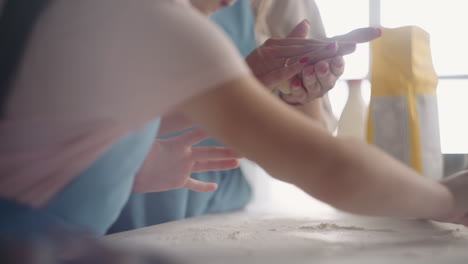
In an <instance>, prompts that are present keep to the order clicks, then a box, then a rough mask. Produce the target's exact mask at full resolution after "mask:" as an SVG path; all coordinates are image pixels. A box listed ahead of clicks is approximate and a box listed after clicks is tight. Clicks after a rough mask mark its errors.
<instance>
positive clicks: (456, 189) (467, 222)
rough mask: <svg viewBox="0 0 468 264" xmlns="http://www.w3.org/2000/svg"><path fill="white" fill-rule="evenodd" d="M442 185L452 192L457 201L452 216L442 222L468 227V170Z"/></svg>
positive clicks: (444, 180)
mask: <svg viewBox="0 0 468 264" xmlns="http://www.w3.org/2000/svg"><path fill="white" fill-rule="evenodd" d="M441 183H442V184H443V185H445V186H446V187H447V188H448V189H449V190H450V192H451V193H452V195H453V198H454V201H455V208H454V211H453V214H452V216H450V217H449V219H443V220H442V221H446V222H452V223H456V224H461V225H464V226H468V170H465V171H460V172H457V173H455V174H453V175H451V176H449V177H447V178H445V179H443V180H442V181H441Z"/></svg>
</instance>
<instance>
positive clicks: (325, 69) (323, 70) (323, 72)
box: [319, 66, 328, 74]
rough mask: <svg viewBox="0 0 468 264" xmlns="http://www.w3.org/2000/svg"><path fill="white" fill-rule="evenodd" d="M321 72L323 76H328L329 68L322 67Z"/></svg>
mask: <svg viewBox="0 0 468 264" xmlns="http://www.w3.org/2000/svg"><path fill="white" fill-rule="evenodd" d="M319 71H320V73H321V74H326V73H327V72H328V66H323V67H321V68H320V70H319Z"/></svg>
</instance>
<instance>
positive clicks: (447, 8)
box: [316, 0, 468, 153]
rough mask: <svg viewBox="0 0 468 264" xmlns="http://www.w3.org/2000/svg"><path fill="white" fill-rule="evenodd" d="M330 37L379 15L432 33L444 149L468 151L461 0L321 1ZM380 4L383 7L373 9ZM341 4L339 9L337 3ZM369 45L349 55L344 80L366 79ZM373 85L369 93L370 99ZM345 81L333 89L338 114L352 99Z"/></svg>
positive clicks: (466, 49) (390, 23)
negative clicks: (347, 100)
mask: <svg viewBox="0 0 468 264" xmlns="http://www.w3.org/2000/svg"><path fill="white" fill-rule="evenodd" d="M316 3H317V5H318V7H319V9H320V12H321V15H322V19H323V22H324V25H325V28H326V32H327V35H328V36H334V35H337V34H343V33H346V32H348V31H349V30H352V29H354V28H357V27H365V26H368V25H369V20H370V19H369V18H370V17H372V18H378V19H380V21H377V22H380V24H381V25H382V26H383V27H389V28H393V27H401V26H407V25H416V26H419V27H421V28H423V29H424V30H426V31H427V32H429V34H430V35H431V48H432V57H433V62H434V67H435V69H436V72H437V74H438V75H439V77H440V80H439V86H438V91H437V96H438V102H439V120H440V133H441V145H442V152H444V153H468V123H467V122H465V120H464V119H463V117H465V116H466V115H468V34H467V33H466V29H465V27H466V25H468V10H467V9H466V8H465V6H466V4H465V1H460V0H444V1H441V0H411V1H408V0H353V1H349V0H316ZM370 6H372V7H380V8H370ZM337 7H339V8H337ZM368 53H369V49H368V46H367V45H360V47H359V48H358V50H357V52H356V53H355V54H353V55H352V56H349V57H348V58H346V64H347V68H346V73H345V74H344V75H343V77H342V79H343V80H346V79H357V78H367V73H368V70H369V56H368ZM368 89H369V86H368V84H367V85H366V86H364V94H365V95H367V98H366V99H367V100H368V95H369V92H368ZM347 94H348V93H347V89H346V85H345V83H344V82H341V83H339V84H337V86H336V88H335V89H334V90H333V91H332V92H331V93H330V98H331V100H332V105H333V107H334V110H335V111H336V112H335V114H336V115H337V116H339V115H340V113H341V111H342V109H343V106H344V104H345V102H346V98H347Z"/></svg>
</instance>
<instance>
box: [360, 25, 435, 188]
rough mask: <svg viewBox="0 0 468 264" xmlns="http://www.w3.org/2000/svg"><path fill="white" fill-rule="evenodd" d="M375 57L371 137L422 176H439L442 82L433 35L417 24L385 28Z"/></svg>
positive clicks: (375, 45) (374, 47) (374, 45)
mask: <svg viewBox="0 0 468 264" xmlns="http://www.w3.org/2000/svg"><path fill="white" fill-rule="evenodd" d="M371 56H372V60H371V62H372V66H371V91H372V92H371V101H370V106H369V119H368V130H367V132H368V133H367V139H368V141H369V142H370V143H373V144H375V145H376V146H378V147H379V148H381V149H383V150H384V151H386V152H387V153H389V154H391V155H392V156H394V157H395V158H397V159H399V160H401V161H402V162H404V163H406V164H407V165H409V166H410V167H412V168H413V169H415V170H416V171H418V172H419V173H421V174H422V175H424V176H426V177H429V178H432V179H440V178H441V177H442V173H443V159H442V153H441V147H440V132H439V119H438V110H437V95H436V88H437V82H438V80H437V75H436V73H435V70H434V67H433V64H432V57H431V50H430V38H429V34H428V33H427V32H425V31H424V30H422V29H421V28H418V27H415V26H408V27H401V28H395V29H383V34H382V37H381V38H379V39H377V40H375V41H373V42H372V43H371Z"/></svg>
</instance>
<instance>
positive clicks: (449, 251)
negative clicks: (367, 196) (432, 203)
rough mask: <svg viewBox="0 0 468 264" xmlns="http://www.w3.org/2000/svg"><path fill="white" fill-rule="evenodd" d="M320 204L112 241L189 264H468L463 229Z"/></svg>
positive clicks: (182, 224)
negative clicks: (351, 212)
mask: <svg viewBox="0 0 468 264" xmlns="http://www.w3.org/2000/svg"><path fill="white" fill-rule="evenodd" d="M312 204H314V203H304V205H306V206H307V207H306V206H305V207H304V208H309V209H304V210H298V209H297V208H292V207H289V208H288V207H287V206H286V205H281V206H279V207H278V208H269V209H268V210H248V211H244V212H238V213H232V214H220V215H211V216H203V217H198V218H192V219H187V220H183V221H177V222H171V223H166V224H161V225H156V226H152V227H147V228H142V229H137V230H133V231H129V232H123V233H119V234H114V235H111V236H107V237H105V238H104V240H105V241H107V242H109V243H112V244H114V243H115V244H118V245H120V246H123V247H127V248H135V249H140V250H149V251H150V252H151V251H153V250H155V249H158V250H163V252H167V253H169V254H173V255H174V256H176V257H177V258H178V259H179V260H181V263H203V264H206V263H260V264H261V263H268V264H274V263H362V264H367V263H372V264H375V263H392V264H393V263H421V264H422V263H425V264H427V263H463V264H467V263H468V229H465V228H464V227H462V226H458V225H451V224H440V223H435V222H427V221H418V220H396V219H382V218H367V217H357V216H353V215H349V214H344V213H340V212H337V211H335V210H334V209H332V208H330V207H327V206H324V205H323V204H319V203H317V202H315V205H314V206H312Z"/></svg>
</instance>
